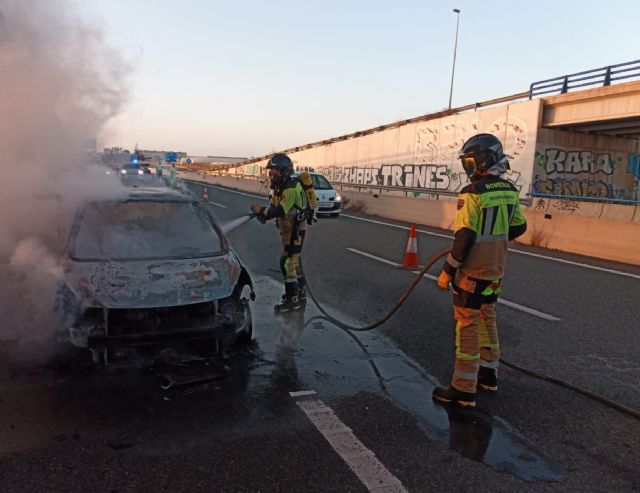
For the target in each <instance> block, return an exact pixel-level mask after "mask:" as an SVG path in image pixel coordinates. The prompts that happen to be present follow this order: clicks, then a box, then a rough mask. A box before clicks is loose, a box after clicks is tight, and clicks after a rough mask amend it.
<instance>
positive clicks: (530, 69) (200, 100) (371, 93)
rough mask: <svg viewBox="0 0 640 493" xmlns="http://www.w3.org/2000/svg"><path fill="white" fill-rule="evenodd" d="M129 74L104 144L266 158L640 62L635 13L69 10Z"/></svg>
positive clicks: (537, 5)
mask: <svg viewBox="0 0 640 493" xmlns="http://www.w3.org/2000/svg"><path fill="white" fill-rule="evenodd" d="M73 1H74V2H75V4H76V5H78V8H79V11H80V12H81V13H82V15H83V16H84V17H86V18H90V19H94V20H96V21H97V22H98V23H99V24H100V25H101V26H102V28H103V29H104V35H105V39H106V41H107V42H108V43H109V44H110V45H111V46H113V47H115V48H117V49H119V50H120V51H121V52H122V53H123V54H124V56H125V57H127V59H129V60H130V61H131V62H132V77H131V84H132V86H131V99H130V101H129V103H128V105H127V107H126V110H125V112H124V113H123V114H122V115H120V116H119V117H117V118H116V119H114V120H113V121H111V122H110V124H109V126H108V129H107V132H106V133H105V139H104V144H105V145H120V146H124V147H127V148H133V146H134V145H135V144H136V143H137V144H138V146H139V147H140V148H144V149H163V150H168V149H172V150H178V151H186V152H188V153H190V154H193V155H201V154H208V155H218V156H247V157H248V156H258V155H264V154H266V153H269V152H271V151H274V150H280V149H284V148H287V147H291V146H296V145H301V144H304V143H308V142H312V141H316V140H321V139H325V138H329V137H334V136H338V135H342V134H345V133H350V132H354V131H357V130H363V129H366V128H370V127H374V126H378V125H382V124H385V123H390V122H392V121H396V120H400V119H405V118H411V117H414V116H418V115H422V114H425V113H430V112H433V111H438V110H441V109H443V108H445V107H446V106H447V104H448V98H449V84H450V77H451V64H452V58H453V45H454V37H455V28H456V17H455V14H454V13H453V12H452V9H453V8H459V9H460V10H461V11H462V12H461V14H460V32H459V38H458V56H457V62H456V76H455V85H454V91H453V106H454V107H455V106H461V105H465V104H469V103H473V102H476V101H484V100H487V99H492V98H496V97H500V96H506V95H509V94H514V93H517V92H521V91H525V90H527V89H528V87H529V84H530V83H531V82H534V81H537V80H542V79H546V78H550V77H554V76H559V75H564V74H567V73H572V72H578V71H582V70H588V69H592V68H598V67H601V66H605V65H610V64H616V63H621V62H627V61H632V60H636V59H639V58H640V49H639V48H640V40H638V21H639V20H640V3H638V2H637V0H628V1H609V2H604V1H602V0H601V1H584V0H582V1H567V0H562V1H560V0H554V1H548V0H544V1H535V2H533V1H513V0H512V1H505V0H494V1H483V2H480V1H477V0H476V1H474V0H459V1H455V2H452V1H448V0H441V1H435V0H422V1H397V2H391V1H376V0H368V1H361V0H357V1H347V0H343V1H334V0H324V1H299V0H298V1H289V0H273V1H268V2H267V1H254V0H247V1H243V2H222V1H206V0H181V1H178V0H162V1H158V0H135V1H130V0H93V1H91V2H85V1H81V0H73Z"/></svg>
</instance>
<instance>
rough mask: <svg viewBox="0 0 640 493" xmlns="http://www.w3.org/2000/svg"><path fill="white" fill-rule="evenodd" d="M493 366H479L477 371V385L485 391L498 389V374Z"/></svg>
mask: <svg viewBox="0 0 640 493" xmlns="http://www.w3.org/2000/svg"><path fill="white" fill-rule="evenodd" d="M497 373H498V372H497V370H496V369H495V368H486V367H484V366H481V367H480V371H479V372H478V387H479V388H481V389H482V390H486V391H487V392H497V391H498V375H497Z"/></svg>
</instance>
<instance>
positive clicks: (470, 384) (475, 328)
mask: <svg viewBox="0 0 640 493" xmlns="http://www.w3.org/2000/svg"><path fill="white" fill-rule="evenodd" d="M458 157H459V158H460V160H461V161H462V167H463V168H464V170H465V172H466V173H467V175H468V176H469V179H470V180H471V183H470V184H469V185H467V186H466V187H464V188H463V189H462V190H461V191H460V193H459V194H458V212H457V215H456V221H455V231H454V239H453V244H452V247H451V253H449V255H448V256H447V259H446V261H445V263H444V266H443V269H442V272H441V273H440V276H439V277H438V281H437V284H438V287H439V288H440V289H442V290H448V289H449V284H452V286H453V313H454V318H455V322H456V325H455V341H456V357H455V369H454V372H453V378H452V382H451V386H450V387H449V388H443V387H437V388H436V389H435V390H434V391H433V398H434V399H435V400H436V401H439V402H442V403H447V404H448V403H454V404H458V405H460V406H463V407H473V406H475V395H476V387H480V389H482V390H486V391H489V392H495V391H497V390H498V383H497V375H498V362H499V359H500V346H499V341H498V330H497V327H496V302H497V300H498V295H499V294H500V292H501V291H502V288H501V284H502V276H503V275H504V268H505V261H506V257H507V242H508V241H510V240H513V239H515V238H517V237H519V236H520V235H522V234H523V233H524V232H525V231H526V229H527V223H526V220H525V218H524V216H523V215H522V211H521V210H520V202H519V193H518V189H517V188H516V187H515V186H514V185H513V184H512V183H511V182H509V181H507V180H505V179H503V178H502V177H501V176H502V174H503V173H505V172H506V171H507V170H508V169H509V161H508V159H507V156H506V155H505V154H504V152H503V150H502V144H501V143H500V141H499V140H498V139H497V138H496V137H495V136H493V135H490V134H478V135H475V136H474V137H471V138H470V139H469V140H468V141H467V142H465V144H464V145H463V146H462V149H461V150H460V152H459V155H458Z"/></svg>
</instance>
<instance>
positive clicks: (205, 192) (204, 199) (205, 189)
mask: <svg viewBox="0 0 640 493" xmlns="http://www.w3.org/2000/svg"><path fill="white" fill-rule="evenodd" d="M202 202H209V187H203V188H202Z"/></svg>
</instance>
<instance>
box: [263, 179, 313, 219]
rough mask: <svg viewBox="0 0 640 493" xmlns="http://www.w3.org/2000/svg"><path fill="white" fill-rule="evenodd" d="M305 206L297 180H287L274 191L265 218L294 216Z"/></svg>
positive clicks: (302, 193) (303, 194)
mask: <svg viewBox="0 0 640 493" xmlns="http://www.w3.org/2000/svg"><path fill="white" fill-rule="evenodd" d="M305 208H306V198H305V193H304V190H303V189H302V185H300V182H298V181H297V180H289V181H288V182H287V183H286V184H285V185H284V186H283V187H282V188H279V189H277V190H275V191H274V193H273V195H272V196H271V205H270V207H269V208H268V209H267V210H266V211H265V216H266V219H271V218H274V217H278V218H280V217H286V216H291V217H292V218H295V217H296V216H297V215H298V214H299V213H300V212H301V211H304V209H305Z"/></svg>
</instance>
